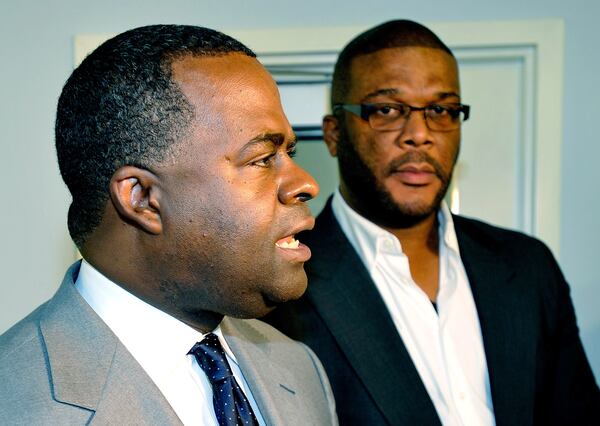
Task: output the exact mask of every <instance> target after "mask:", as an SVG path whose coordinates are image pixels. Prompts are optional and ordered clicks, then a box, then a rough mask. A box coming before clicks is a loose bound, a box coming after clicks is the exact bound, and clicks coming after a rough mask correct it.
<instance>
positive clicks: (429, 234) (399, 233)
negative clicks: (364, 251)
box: [384, 212, 439, 258]
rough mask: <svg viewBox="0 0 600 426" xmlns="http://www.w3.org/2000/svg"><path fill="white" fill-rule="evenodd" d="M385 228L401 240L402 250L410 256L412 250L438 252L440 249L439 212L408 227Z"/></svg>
mask: <svg viewBox="0 0 600 426" xmlns="http://www.w3.org/2000/svg"><path fill="white" fill-rule="evenodd" d="M384 229H385V230H386V231H388V232H390V233H391V234H393V235H394V236H395V237H396V238H398V240H400V243H401V244H402V250H403V251H404V252H405V253H406V254H407V256H408V257H409V258H410V254H411V252H419V251H428V252H431V253H435V254H437V252H438V250H439V233H438V220H437V212H433V213H432V214H431V215H430V216H428V217H427V218H425V219H424V220H422V221H420V222H418V223H415V224H414V225H412V226H409V227H406V228H387V227H384Z"/></svg>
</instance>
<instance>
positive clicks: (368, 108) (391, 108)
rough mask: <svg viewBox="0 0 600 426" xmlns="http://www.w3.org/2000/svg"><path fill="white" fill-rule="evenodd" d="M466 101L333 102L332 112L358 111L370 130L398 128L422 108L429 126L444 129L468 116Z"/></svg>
mask: <svg viewBox="0 0 600 426" xmlns="http://www.w3.org/2000/svg"><path fill="white" fill-rule="evenodd" d="M470 109H471V108H470V107H469V105H463V104H458V103H455V104H431V105H427V106H424V107H414V106H411V105H407V104H403V103H376V104H335V105H334V106H333V112H334V113H335V112H336V111H339V110H346V111H349V112H351V113H352V114H355V115H358V116H359V117H360V118H362V119H363V120H365V121H367V122H368V123H369V126H371V128H372V129H373V130H384V131H385V130H400V129H402V128H403V127H404V125H405V124H406V121H407V120H408V117H410V113H411V112H413V111H423V117H424V118H425V122H426V123H427V127H428V128H429V130H433V131H437V132H447V131H450V130H456V129H458V128H459V127H460V124H461V123H462V122H463V121H467V120H468V119H469V111H470Z"/></svg>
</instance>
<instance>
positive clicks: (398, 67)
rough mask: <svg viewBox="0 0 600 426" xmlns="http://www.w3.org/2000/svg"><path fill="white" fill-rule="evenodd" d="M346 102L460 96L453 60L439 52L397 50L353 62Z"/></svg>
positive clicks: (429, 49) (407, 48)
mask: <svg viewBox="0 0 600 426" xmlns="http://www.w3.org/2000/svg"><path fill="white" fill-rule="evenodd" d="M349 89H350V90H349V94H348V98H349V100H352V101H362V100H364V98H365V97H368V96H369V95H370V94H372V93H378V92H382V91H389V92H390V93H391V92H394V91H396V92H397V93H398V95H399V96H404V95H406V96H417V97H432V96H436V95H437V94H441V93H456V95H459V94H460V87H459V80H458V65H457V63H456V60H455V59H454V58H453V57H452V56H451V55H449V54H448V53H446V52H444V51H443V50H441V49H434V48H429V47H400V48H388V49H382V50H378V51H376V52H373V53H369V54H367V55H361V56H358V57H356V58H354V59H353V60H352V62H351V64H350V87H349Z"/></svg>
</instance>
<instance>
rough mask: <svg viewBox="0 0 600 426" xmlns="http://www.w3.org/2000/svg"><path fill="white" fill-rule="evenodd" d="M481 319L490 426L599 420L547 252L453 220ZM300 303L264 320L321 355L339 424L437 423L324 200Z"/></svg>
mask: <svg viewBox="0 0 600 426" xmlns="http://www.w3.org/2000/svg"><path fill="white" fill-rule="evenodd" d="M454 225H455V228H456V234H457V238H458V243H459V247H460V253H461V258H462V260H463V263H464V266H465V269H466V272H467V276H468V278H469V283H470V285H471V289H472V292H473V297H474V300H475V305H476V307H477V312H478V315H479V320H480V323H481V330H482V334H483V343H484V348H485V354H486V359H487V365H488V370H489V376H490V385H491V393H492V400H493V404H494V413H495V417H496V424H497V425H499V426H502V425H509V426H515V425H532V424H536V425H538V424H539V425H548V424H565V425H567V424H568V425H579V424H582V425H584V424H600V420H599V419H600V416H598V414H597V412H596V410H597V408H600V392H599V390H598V386H597V385H596V382H595V380H594V377H593V374H592V372H591V369H590V366H589V363H588V361H587V359H586V356H585V353H584V351H583V347H582V345H581V341H580V339H579V332H578V329H577V325H576V321H575V313H574V310H573V305H572V303H571V299H570V296H569V288H568V285H567V283H566V282H565V280H564V277H563V275H562V273H561V271H560V269H559V267H558V265H557V263H556V261H555V260H554V258H553V256H552V254H551V253H550V251H549V250H548V248H547V247H546V246H545V245H544V244H543V243H541V242H540V241H538V240H536V239H533V238H530V237H527V236H525V235H523V234H521V233H518V232H513V231H508V230H503V229H500V228H496V227H493V226H490V225H487V224H484V223H482V222H479V221H475V220H471V219H466V218H462V217H459V216H455V217H454ZM299 239H300V240H301V241H302V242H306V243H307V245H308V246H309V247H310V248H311V250H312V253H313V256H312V258H311V260H310V261H309V262H308V263H307V264H306V270H307V274H308V278H309V285H308V290H307V292H306V294H305V295H304V296H303V297H302V298H301V299H300V300H298V301H295V302H292V303H288V304H285V305H282V306H281V307H278V308H277V309H276V310H275V311H274V312H273V313H272V314H271V315H270V316H269V317H267V318H266V320H267V321H268V322H270V323H271V324H272V325H274V326H275V327H277V328H279V329H280V330H281V331H283V332H284V333H286V334H288V335H289V336H291V337H292V338H294V339H297V340H301V341H303V342H305V343H307V344H308V345H309V346H310V347H311V348H312V349H313V350H314V351H315V352H316V353H317V355H318V356H319V358H320V359H321V361H322V362H323V364H324V366H325V370H326V371H327V374H328V376H329V379H330V381H331V384H332V387H333V392H334V395H335V397H336V404H337V411H338V415H339V419H340V424H342V425H353V424H355V425H384V424H390V425H439V424H440V420H439V418H438V415H437V413H436V411H435V408H434V406H433V403H432V402H431V399H430V398H429V395H428V394H427V391H426V390H425V387H424V385H423V383H422V381H421V379H420V377H419V375H418V373H417V370H416V368H415V366H414V364H413V362H412V360H411V358H410V356H409V354H408V351H407V350H406V347H405V346H404V344H403V342H402V339H401V337H400V335H399V334H398V332H397V330H396V328H395V327H394V324H393V322H392V319H391V317H390V315H389V313H388V311H387V308H386V306H385V304H384V302H383V300H382V299H381V296H380V295H379V292H378V291H377V289H376V287H375V285H374V283H373V282H372V280H371V277H370V275H369V273H368V272H367V270H366V269H365V267H364V265H363V263H362V261H361V259H360V258H359V257H358V255H357V254H356V252H355V251H354V249H353V247H352V246H351V244H350V242H349V241H348V240H347V238H346V236H345V235H344V233H343V232H342V230H341V228H340V227H339V225H338V223H337V221H336V219H335V217H334V215H333V212H332V210H331V200H329V202H328V203H327V205H326V207H325V209H324V210H323V212H322V213H321V214H320V215H319V217H318V218H317V223H316V225H315V228H314V230H313V231H312V232H310V233H307V234H305V235H301V236H299Z"/></svg>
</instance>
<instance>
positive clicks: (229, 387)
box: [188, 333, 258, 426]
mask: <svg viewBox="0 0 600 426" xmlns="http://www.w3.org/2000/svg"><path fill="white" fill-rule="evenodd" d="M188 354H193V355H194V357H196V361H198V364H199V365H200V368H202V370H204V372H205V373H206V376H207V377H208V380H209V381H210V383H211V385H212V388H213V406H214V408H215V414H216V415H217V420H218V421H219V426H246V425H251V426H258V421H257V420H256V416H255V415H254V412H253V411H252V407H251V406H250V403H249V402H248V400H247V399H246V395H244V392H243V391H242V389H241V388H240V385H238V383H237V381H236V380H235V377H233V373H232V372H231V367H229V363H228V362H227V358H226V357H225V351H224V350H223V347H222V346H221V343H220V342H219V338H218V337H217V336H216V335H215V334H213V333H208V334H207V335H206V336H205V337H204V339H202V341H201V342H200V343H196V344H195V345H194V347H193V348H192V349H190V351H189V352H188Z"/></svg>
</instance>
